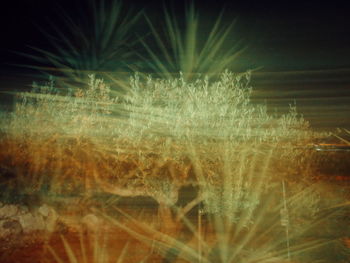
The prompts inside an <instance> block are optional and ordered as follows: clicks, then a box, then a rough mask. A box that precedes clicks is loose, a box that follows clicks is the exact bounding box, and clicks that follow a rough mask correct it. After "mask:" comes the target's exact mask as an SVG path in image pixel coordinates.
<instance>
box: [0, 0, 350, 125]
mask: <svg viewBox="0 0 350 263" xmlns="http://www.w3.org/2000/svg"><path fill="white" fill-rule="evenodd" d="M86 2H87V0H86V1H83V0H72V1H66V0H64V1H39V0H38V1H34V0H33V1H29V0H28V1H25V0H16V1H6V2H4V3H6V4H4V3H2V5H1V31H2V40H1V41H0V42H1V44H0V52H1V53H0V54H1V60H2V63H1V68H0V69H1V72H0V78H1V79H0V83H1V89H0V90H9V89H20V86H23V85H28V84H30V83H31V81H32V80H31V79H30V77H28V76H24V74H26V73H28V70H26V69H23V68H20V67H15V66H11V65H9V64H33V63H35V62H33V61H31V60H29V59H26V58H23V57H21V56H19V55H16V54H15V53H13V52H24V53H28V54H30V53H31V52H33V51H31V49H30V48H28V46H35V47H40V48H44V49H45V48H50V45H49V43H48V41H47V37H46V35H45V34H43V33H42V32H41V31H40V30H38V27H40V28H42V29H44V30H48V31H49V30H50V28H49V25H48V21H51V22H53V23H54V24H56V25H58V26H59V25H60V23H61V21H62V20H60V19H62V16H61V13H60V11H59V10H60V9H59V8H58V6H60V7H61V8H62V9H63V10H65V11H66V12H67V13H68V14H70V15H72V16H75V14H78V13H79V10H80V11H81V10H82V9H81V8H80V7H82V6H84V5H85V4H86ZM123 2H124V5H125V7H126V8H129V7H130V8H133V9H134V10H140V9H144V10H145V12H146V13H147V14H148V15H150V16H151V17H157V16H158V20H159V23H162V21H161V16H159V15H160V14H162V10H163V5H164V4H165V5H167V6H168V7H170V6H171V7H172V8H173V9H174V10H175V12H176V14H177V15H178V16H179V17H182V16H183V10H184V9H183V4H184V3H186V1H184V0H183V1H175V0H174V1H160V0H158V1H155V0H153V1H132V0H128V1H123ZM187 2H188V1H187ZM194 2H195V6H196V7H197V9H198V11H199V13H200V19H201V21H204V22H208V23H209V22H210V21H214V20H215V18H216V17H217V15H218V14H219V12H220V11H221V10H222V9H223V8H225V13H224V22H225V23H227V24H228V23H230V22H232V21H233V19H235V18H236V19H237V24H236V26H235V28H234V35H233V36H232V40H235V39H241V40H242V43H243V44H244V45H245V46H247V49H246V51H245V53H244V54H242V56H241V57H240V58H239V59H238V61H237V70H241V71H243V70H246V69H253V68H261V69H260V70H259V71H257V72H256V73H255V75H254V76H253V83H252V84H253V87H254V88H255V90H256V92H255V97H256V98H257V99H261V100H264V99H266V101H267V103H268V105H269V107H270V108H271V109H274V110H275V109H281V110H282V111H283V109H282V108H283V107H282V106H283V105H284V106H285V105H287V106H288V103H291V102H292V101H294V99H295V100H296V102H297V106H299V109H300V111H301V112H302V113H303V114H304V116H305V117H306V118H307V119H309V120H310V122H311V123H312V124H313V126H314V127H321V128H324V127H332V128H333V127H345V128H350V117H348V116H350V34H349V33H350V18H349V17H350V8H348V6H347V5H346V4H344V3H340V2H337V1H327V3H320V2H321V1H307V0H305V1H249V0H246V1H222V0H217V1H204V0H202V1H200V0H197V1H194ZM146 3H147V4H146ZM77 16H78V15H77ZM140 26H142V25H140ZM27 75H28V74H27Z"/></svg>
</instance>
